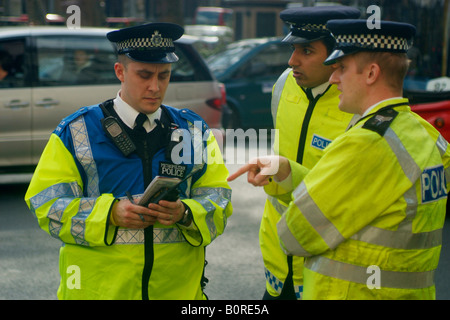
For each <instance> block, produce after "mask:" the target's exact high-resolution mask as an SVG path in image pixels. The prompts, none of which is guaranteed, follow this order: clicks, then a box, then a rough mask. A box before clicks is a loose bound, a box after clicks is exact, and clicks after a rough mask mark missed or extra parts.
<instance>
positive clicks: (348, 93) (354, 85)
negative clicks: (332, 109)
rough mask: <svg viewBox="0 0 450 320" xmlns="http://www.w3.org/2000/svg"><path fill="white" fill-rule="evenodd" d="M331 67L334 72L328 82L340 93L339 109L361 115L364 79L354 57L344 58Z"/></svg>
mask: <svg viewBox="0 0 450 320" xmlns="http://www.w3.org/2000/svg"><path fill="white" fill-rule="evenodd" d="M332 67H333V68H334V70H335V71H334V72H333V74H332V75H331V77H330V80H329V81H330V83H331V84H335V85H337V88H338V89H339V91H341V92H342V93H341V95H340V96H339V100H340V102H339V109H340V110H342V111H345V112H348V113H354V114H362V113H363V110H362V108H363V106H364V97H365V86H364V84H365V83H366V79H365V78H364V74H363V72H361V70H360V69H359V68H358V64H357V60H356V59H355V56H354V55H349V56H345V57H343V58H341V59H339V61H338V62H337V63H335V64H334V65H333V66H332Z"/></svg>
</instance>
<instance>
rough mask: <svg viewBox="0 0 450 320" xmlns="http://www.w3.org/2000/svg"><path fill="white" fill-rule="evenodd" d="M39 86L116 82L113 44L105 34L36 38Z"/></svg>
mask: <svg viewBox="0 0 450 320" xmlns="http://www.w3.org/2000/svg"><path fill="white" fill-rule="evenodd" d="M36 48H37V68H38V70H37V73H38V86H67V85H89V84H117V83H118V79H117V77H116V75H115V73H114V63H115V62H116V61H117V58H116V54H115V52H114V48H113V46H112V45H111V43H110V42H109V41H107V40H106V39H103V37H86V36H84V37H73V36H72V37H67V36H64V37H59V36H51V37H46V36H41V37H37V39H36Z"/></svg>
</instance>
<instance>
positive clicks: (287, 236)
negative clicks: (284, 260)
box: [277, 215, 311, 257]
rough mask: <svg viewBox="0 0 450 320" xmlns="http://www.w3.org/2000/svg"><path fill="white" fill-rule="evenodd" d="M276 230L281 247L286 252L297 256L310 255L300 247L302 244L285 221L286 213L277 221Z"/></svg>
mask: <svg viewBox="0 0 450 320" xmlns="http://www.w3.org/2000/svg"><path fill="white" fill-rule="evenodd" d="M277 232H278V237H279V238H280V241H282V249H283V251H284V252H285V253H286V254H288V255H295V256H299V257H310V256H311V254H310V253H309V252H308V251H306V250H305V249H304V248H303V247H302V245H301V244H300V243H299V242H298V241H297V239H296V238H295V237H294V235H293V234H292V232H291V230H290V229H289V227H288V225H287V222H286V215H283V216H282V217H281V219H280V220H279V221H278V222H277Z"/></svg>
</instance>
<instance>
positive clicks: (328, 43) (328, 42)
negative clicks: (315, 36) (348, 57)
mask: <svg viewBox="0 0 450 320" xmlns="http://www.w3.org/2000/svg"><path fill="white" fill-rule="evenodd" d="M322 41H323V44H324V45H325V47H326V48H327V53H328V55H330V54H331V53H332V52H333V50H334V46H335V45H336V40H334V38H333V37H331V36H329V37H325V38H323V39H322Z"/></svg>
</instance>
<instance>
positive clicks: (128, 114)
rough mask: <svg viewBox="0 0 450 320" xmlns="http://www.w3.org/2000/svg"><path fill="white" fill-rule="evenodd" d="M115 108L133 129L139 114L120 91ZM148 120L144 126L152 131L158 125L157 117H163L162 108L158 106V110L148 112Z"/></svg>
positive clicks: (115, 101) (148, 130)
mask: <svg viewBox="0 0 450 320" xmlns="http://www.w3.org/2000/svg"><path fill="white" fill-rule="evenodd" d="M114 110H115V111H116V113H117V115H118V116H119V117H120V119H122V121H123V122H124V123H125V124H126V125H127V126H128V127H129V128H131V129H133V128H134V126H135V121H136V117H137V116H138V115H139V112H137V111H136V110H135V109H134V108H133V107H131V106H130V105H129V104H128V103H126V102H125V101H123V100H122V98H121V97H120V91H119V92H118V93H117V96H116V98H115V99H114ZM147 117H148V121H145V123H144V125H143V127H144V128H145V130H147V132H150V131H152V130H153V129H154V128H155V127H156V122H155V120H156V119H158V120H159V119H160V118H161V108H158V110H157V111H155V112H154V113H151V114H147Z"/></svg>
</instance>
